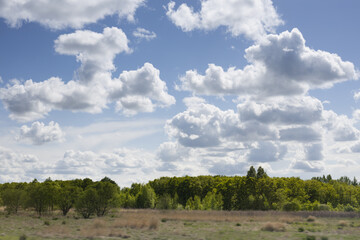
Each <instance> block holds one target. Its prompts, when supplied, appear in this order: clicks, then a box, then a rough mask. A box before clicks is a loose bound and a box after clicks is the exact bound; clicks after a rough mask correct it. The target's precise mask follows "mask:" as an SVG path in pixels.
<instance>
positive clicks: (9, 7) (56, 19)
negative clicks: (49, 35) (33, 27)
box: [0, 0, 145, 29]
mask: <svg viewBox="0 0 360 240" xmlns="http://www.w3.org/2000/svg"><path fill="white" fill-rule="evenodd" d="M144 2H145V1H144V0H97V1H87V0H78V1H56V2H54V1H51V0H45V1H41V2H39V1H37V0H24V1H7V0H0V17H2V18H4V19H6V21H7V23H8V24H9V25H10V26H12V27H18V26H20V25H21V24H22V23H23V22H38V23H40V24H42V25H44V26H46V27H49V28H52V29H63V28H66V27H72V28H82V27H83V26H84V25H85V24H89V23H95V22H97V21H98V20H100V19H103V18H104V17H106V16H111V15H117V16H118V17H120V18H122V17H126V18H127V19H128V20H130V21H132V20H133V19H134V14H135V11H136V9H137V8H138V7H139V6H141V5H142V4H143V3H144Z"/></svg>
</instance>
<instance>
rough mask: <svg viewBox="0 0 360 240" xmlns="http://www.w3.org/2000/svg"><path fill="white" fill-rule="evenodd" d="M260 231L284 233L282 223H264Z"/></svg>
mask: <svg viewBox="0 0 360 240" xmlns="http://www.w3.org/2000/svg"><path fill="white" fill-rule="evenodd" d="M261 230H263V231H268V232H285V225H284V224H283V223H277V222H275V223H270V222H269V223H266V224H265V225H264V226H263V227H262V228H261Z"/></svg>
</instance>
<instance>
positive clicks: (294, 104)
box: [237, 96, 323, 125]
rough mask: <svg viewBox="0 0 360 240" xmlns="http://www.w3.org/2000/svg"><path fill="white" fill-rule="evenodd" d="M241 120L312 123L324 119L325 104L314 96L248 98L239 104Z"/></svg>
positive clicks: (274, 122)
mask: <svg viewBox="0 0 360 240" xmlns="http://www.w3.org/2000/svg"><path fill="white" fill-rule="evenodd" d="M237 108H238V112H239V115H240V119H241V121H244V122H246V121H250V120H256V121H259V122H261V123H266V124H282V125H291V124H312V123H315V122H318V121H321V120H322V119H323V117H322V112H323V105H322V103H321V102H320V101H319V100H318V99H316V98H313V97H309V96H305V97H298V98H296V97H293V98H286V99H284V98H279V99H273V101H265V102H260V101H252V100H247V101H244V102H243V103H240V104H238V106H237Z"/></svg>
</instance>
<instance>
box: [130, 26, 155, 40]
mask: <svg viewBox="0 0 360 240" xmlns="http://www.w3.org/2000/svg"><path fill="white" fill-rule="evenodd" d="M133 35H134V37H137V38H140V39H145V40H147V41H149V40H152V39H154V38H156V33H154V32H152V31H149V30H146V29H145V28H137V29H136V30H135V31H134V32H133Z"/></svg>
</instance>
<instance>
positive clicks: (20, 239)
mask: <svg viewBox="0 0 360 240" xmlns="http://www.w3.org/2000/svg"><path fill="white" fill-rule="evenodd" d="M26 239H27V236H26V235H25V234H23V235H21V236H20V237H19V240H26Z"/></svg>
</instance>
